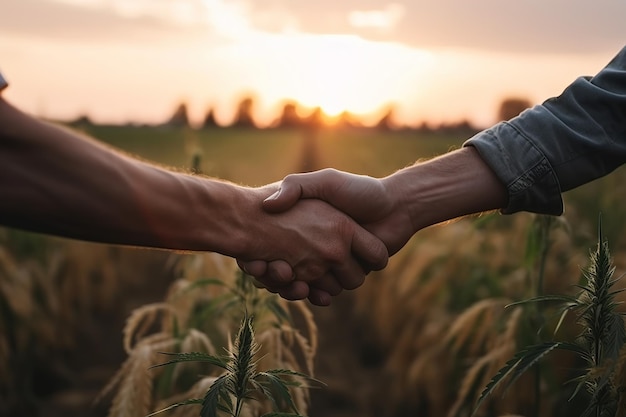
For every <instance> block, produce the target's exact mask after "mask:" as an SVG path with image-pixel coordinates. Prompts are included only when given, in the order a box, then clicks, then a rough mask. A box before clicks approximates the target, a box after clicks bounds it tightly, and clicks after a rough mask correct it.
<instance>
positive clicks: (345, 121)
mask: <svg viewBox="0 0 626 417" xmlns="http://www.w3.org/2000/svg"><path fill="white" fill-rule="evenodd" d="M360 126H361V124H360V123H359V119H358V118H357V117H356V116H355V115H353V114H352V113H350V112H349V111H347V110H344V111H343V112H341V114H340V115H339V117H338V118H337V123H335V127H336V128H338V129H346V128H347V129H349V128H353V127H360Z"/></svg>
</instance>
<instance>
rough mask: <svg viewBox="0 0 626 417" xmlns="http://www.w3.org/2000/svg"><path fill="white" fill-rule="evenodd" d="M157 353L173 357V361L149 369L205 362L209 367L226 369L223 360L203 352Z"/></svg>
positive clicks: (225, 363)
mask: <svg viewBox="0 0 626 417" xmlns="http://www.w3.org/2000/svg"><path fill="white" fill-rule="evenodd" d="M159 353H160V354H162V355H168V356H173V357H174V359H172V360H170V361H167V362H164V363H159V364H157V365H152V366H151V367H150V369H152V368H158V367H160V366H165V365H171V364H174V363H180V362H205V363H209V364H211V365H215V366H218V367H220V368H222V369H226V367H227V362H226V361H225V360H224V359H222V358H219V357H217V356H212V355H209V354H207V353H203V352H187V353H172V352H159Z"/></svg>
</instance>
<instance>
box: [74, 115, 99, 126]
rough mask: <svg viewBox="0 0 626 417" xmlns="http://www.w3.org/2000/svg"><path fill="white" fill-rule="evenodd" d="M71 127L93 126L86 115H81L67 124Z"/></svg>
mask: <svg viewBox="0 0 626 417" xmlns="http://www.w3.org/2000/svg"><path fill="white" fill-rule="evenodd" d="M69 124H70V125H71V126H93V124H94V123H93V121H92V120H91V119H90V118H89V116H88V115H86V114H81V115H80V116H78V117H77V118H76V119H74V120H71V121H70V122H69Z"/></svg>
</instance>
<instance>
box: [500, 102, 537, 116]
mask: <svg viewBox="0 0 626 417" xmlns="http://www.w3.org/2000/svg"><path fill="white" fill-rule="evenodd" d="M530 106H532V104H531V103H530V101H529V100H527V99H524V98H515V97H513V98H507V99H504V100H502V103H501V104H500V110H499V111H498V121H502V120H510V119H512V118H514V117H515V116H517V115H518V114H520V113H521V112H523V111H524V110H526V109H527V108H529V107H530Z"/></svg>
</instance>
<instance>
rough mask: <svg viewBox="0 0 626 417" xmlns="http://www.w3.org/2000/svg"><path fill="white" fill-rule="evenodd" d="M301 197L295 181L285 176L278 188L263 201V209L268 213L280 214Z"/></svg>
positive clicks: (300, 191)
mask: <svg viewBox="0 0 626 417" xmlns="http://www.w3.org/2000/svg"><path fill="white" fill-rule="evenodd" d="M301 197H302V187H301V185H300V183H299V182H298V181H297V180H291V179H290V176H287V177H286V178H285V179H284V180H283V181H282V182H281V184H280V188H279V189H278V191H276V192H275V193H274V194H272V195H271V196H269V197H267V198H266V199H265V200H264V201H263V209H264V210H265V211H267V212H270V213H281V212H283V211H287V210H289V209H290V208H291V207H293V206H294V205H295V204H296V203H297V202H298V200H299V199H300V198H301Z"/></svg>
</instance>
